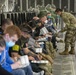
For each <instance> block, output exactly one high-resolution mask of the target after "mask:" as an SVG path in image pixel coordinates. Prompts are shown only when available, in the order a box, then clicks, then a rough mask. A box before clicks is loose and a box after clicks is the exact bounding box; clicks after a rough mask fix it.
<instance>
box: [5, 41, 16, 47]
mask: <svg viewBox="0 0 76 75" xmlns="http://www.w3.org/2000/svg"><path fill="white" fill-rule="evenodd" d="M6 45H7V46H8V47H12V46H14V45H15V42H12V41H10V42H6Z"/></svg>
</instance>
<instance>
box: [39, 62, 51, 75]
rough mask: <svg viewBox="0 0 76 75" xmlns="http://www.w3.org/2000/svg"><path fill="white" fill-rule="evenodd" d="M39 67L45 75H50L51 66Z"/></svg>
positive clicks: (41, 65)
mask: <svg viewBox="0 0 76 75" xmlns="http://www.w3.org/2000/svg"><path fill="white" fill-rule="evenodd" d="M39 67H40V68H41V69H43V70H44V71H45V75H52V65H51V64H50V63H47V64H40V65H39Z"/></svg>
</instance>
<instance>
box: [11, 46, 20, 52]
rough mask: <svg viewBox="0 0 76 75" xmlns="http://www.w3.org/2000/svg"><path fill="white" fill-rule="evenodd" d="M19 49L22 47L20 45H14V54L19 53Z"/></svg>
mask: <svg viewBox="0 0 76 75" xmlns="http://www.w3.org/2000/svg"><path fill="white" fill-rule="evenodd" d="M19 49H20V47H19V45H14V46H13V47H12V50H11V51H12V52H19Z"/></svg>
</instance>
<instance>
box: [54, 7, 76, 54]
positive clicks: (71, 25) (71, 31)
mask: <svg viewBox="0 0 76 75" xmlns="http://www.w3.org/2000/svg"><path fill="white" fill-rule="evenodd" d="M55 12H56V14H57V15H59V16H60V17H61V18H62V19H63V21H64V23H65V24H66V26H65V27H64V28H63V29H62V30H61V31H60V32H64V31H66V35H65V50H64V51H63V52H61V53H59V54H60V55H68V54H75V50H74V47H75V35H76V18H75V17H74V16H73V15H72V14H71V13H68V12H63V11H62V9H59V8H57V9H56V10H55ZM69 46H71V50H70V51H69Z"/></svg>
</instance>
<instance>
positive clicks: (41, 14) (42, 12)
mask: <svg viewBox="0 0 76 75" xmlns="http://www.w3.org/2000/svg"><path fill="white" fill-rule="evenodd" d="M46 15H47V11H40V13H39V14H38V17H39V18H42V17H44V16H46Z"/></svg>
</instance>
